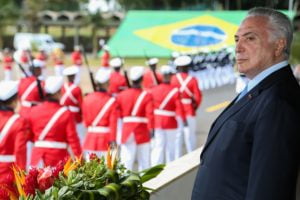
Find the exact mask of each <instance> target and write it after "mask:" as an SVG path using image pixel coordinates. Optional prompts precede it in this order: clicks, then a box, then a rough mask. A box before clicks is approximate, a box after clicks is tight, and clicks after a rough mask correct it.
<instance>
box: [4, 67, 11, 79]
mask: <svg viewBox="0 0 300 200" xmlns="http://www.w3.org/2000/svg"><path fill="white" fill-rule="evenodd" d="M11 75H12V72H11V70H10V69H5V70H4V80H5V81H10V80H12V76H11Z"/></svg>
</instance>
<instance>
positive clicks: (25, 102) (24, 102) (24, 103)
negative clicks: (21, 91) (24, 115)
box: [21, 101, 39, 107]
mask: <svg viewBox="0 0 300 200" xmlns="http://www.w3.org/2000/svg"><path fill="white" fill-rule="evenodd" d="M37 104H39V103H38V102H35V101H21V105H22V106H24V107H32V106H35V105H37Z"/></svg>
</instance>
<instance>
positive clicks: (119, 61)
mask: <svg viewBox="0 0 300 200" xmlns="http://www.w3.org/2000/svg"><path fill="white" fill-rule="evenodd" d="M122 64H123V62H122V59H121V58H113V59H111V60H110V61H109V66H111V67H114V68H115V67H121V66H122Z"/></svg>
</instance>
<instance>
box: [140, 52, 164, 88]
mask: <svg viewBox="0 0 300 200" xmlns="http://www.w3.org/2000/svg"><path fill="white" fill-rule="evenodd" d="M157 63H158V59H157V58H151V59H149V60H148V61H147V62H146V64H147V65H149V68H150V69H147V70H146V72H145V73H144V75H143V88H144V89H151V88H152V87H154V86H156V85H158V84H159V83H161V82H162V75H161V74H160V73H158V72H156V66H157ZM153 72H155V75H154V73H153ZM155 77H156V78H157V79H156V78H155Z"/></svg>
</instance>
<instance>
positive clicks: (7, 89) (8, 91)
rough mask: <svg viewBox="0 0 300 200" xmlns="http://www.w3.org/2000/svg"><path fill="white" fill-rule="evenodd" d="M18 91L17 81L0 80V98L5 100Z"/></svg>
mask: <svg viewBox="0 0 300 200" xmlns="http://www.w3.org/2000/svg"><path fill="white" fill-rule="evenodd" d="M17 92H18V81H1V82H0V100H1V101H6V100H8V99H9V98H11V97H12V96H14V95H15V94H17Z"/></svg>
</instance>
